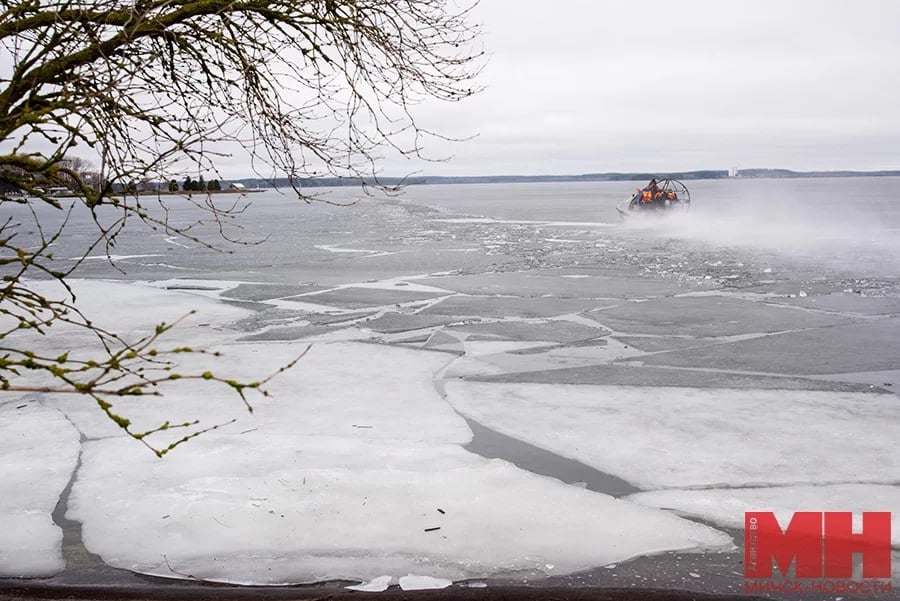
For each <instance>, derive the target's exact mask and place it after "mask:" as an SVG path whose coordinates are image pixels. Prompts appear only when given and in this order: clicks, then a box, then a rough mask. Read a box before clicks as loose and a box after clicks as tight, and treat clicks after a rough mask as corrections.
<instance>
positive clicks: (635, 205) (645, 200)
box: [616, 179, 691, 217]
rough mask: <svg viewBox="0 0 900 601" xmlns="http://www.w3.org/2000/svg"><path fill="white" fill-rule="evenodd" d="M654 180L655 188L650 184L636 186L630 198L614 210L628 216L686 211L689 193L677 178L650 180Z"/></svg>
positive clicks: (688, 206)
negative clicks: (635, 190) (642, 186)
mask: <svg viewBox="0 0 900 601" xmlns="http://www.w3.org/2000/svg"><path fill="white" fill-rule="evenodd" d="M651 181H652V182H656V186H655V189H653V190H651V186H649V185H648V186H646V187H644V188H638V190H637V192H636V193H635V194H632V196H631V198H629V199H628V200H626V201H623V202H622V203H621V204H620V205H619V206H617V207H616V210H617V211H618V212H619V213H620V214H621V215H623V216H625V217H628V216H631V215H636V214H638V213H651V212H669V211H686V210H688V209H689V208H690V206H691V193H690V191H689V190H688V189H687V186H685V185H684V184H683V183H681V182H680V181H678V180H677V179H660V180H655V179H654V180H651Z"/></svg>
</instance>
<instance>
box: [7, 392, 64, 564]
mask: <svg viewBox="0 0 900 601" xmlns="http://www.w3.org/2000/svg"><path fill="white" fill-rule="evenodd" d="M0 456H2V457H3V461H2V462H0V486H2V493H0V532H3V535H2V536H0V577H13V578H38V577H45V576H52V575H53V574H56V573H58V572H61V571H62V570H63V568H64V567H65V562H64V561H63V558H62V554H61V550H60V544H61V543H62V538H63V534H62V530H60V528H59V526H57V525H56V524H54V523H53V519H52V518H51V516H50V514H51V512H52V511H53V508H54V507H55V506H56V503H57V501H58V500H59V495H60V493H62V491H63V489H64V488H65V487H66V483H67V482H68V481H69V478H70V476H71V474H72V471H73V470H74V469H75V464H76V462H77V460H78V431H77V430H75V428H74V427H72V424H70V423H69V422H68V420H66V418H65V416H64V415H63V414H62V413H60V412H59V411H56V410H55V409H48V408H45V407H42V406H41V405H39V404H38V403H36V402H34V401H31V402H27V401H25V400H24V398H23V399H22V400H21V401H20V400H16V399H13V400H11V401H8V402H6V403H4V404H2V405H0Z"/></svg>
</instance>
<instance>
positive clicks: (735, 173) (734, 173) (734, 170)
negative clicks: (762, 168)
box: [728, 167, 740, 177]
mask: <svg viewBox="0 0 900 601" xmlns="http://www.w3.org/2000/svg"><path fill="white" fill-rule="evenodd" d="M728 177H740V174H739V173H738V168H737V167H732V168H731V169H729V170H728Z"/></svg>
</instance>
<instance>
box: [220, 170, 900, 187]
mask: <svg viewBox="0 0 900 601" xmlns="http://www.w3.org/2000/svg"><path fill="white" fill-rule="evenodd" d="M879 176H900V170H897V171H791V170H790V169H741V170H739V171H738V177H742V178H791V177H879ZM728 177H729V175H728V171H727V170H724V169H721V170H720V169H705V170H701V171H676V172H668V173H667V172H645V173H620V172H607V173H585V174H582V175H474V176H439V175H435V176H430V175H421V176H413V177H408V178H401V177H384V178H379V179H378V180H377V182H376V181H375V180H374V179H370V178H365V179H359V178H342V177H321V178H304V179H297V180H294V183H295V185H299V186H300V187H302V188H316V187H329V188H333V187H339V186H359V185H362V184H366V185H370V186H371V185H383V186H399V185H404V186H415V185H422V184H517V183H540V182H607V181H608V182H615V181H645V182H646V181H649V180H650V179H651V178H657V179H665V178H671V179H683V180H695V179H727V178H728ZM233 181H235V182H240V183H242V184H244V185H245V186H247V187H248V188H257V187H262V188H266V187H279V188H281V187H288V186H290V180H289V179H288V178H286V177H281V178H276V179H262V178H247V179H238V180H233Z"/></svg>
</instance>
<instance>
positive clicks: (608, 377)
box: [466, 347, 873, 392]
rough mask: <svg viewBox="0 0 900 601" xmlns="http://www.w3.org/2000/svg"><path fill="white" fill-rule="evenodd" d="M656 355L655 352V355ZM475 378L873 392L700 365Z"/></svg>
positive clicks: (858, 386)
mask: <svg viewBox="0 0 900 601" xmlns="http://www.w3.org/2000/svg"><path fill="white" fill-rule="evenodd" d="M716 348H718V347H716ZM654 356H656V355H654ZM641 360H644V359H643V358H641ZM466 380H471V381H476V382H511V383H538V384H586V385H599V386H674V387H687V388H733V389H742V390H745V389H746V390H760V389H762V390H823V391H837V392H872V391H873V388H872V387H871V386H869V385H866V384H856V383H852V382H836V381H831V380H813V379H806V378H800V377H789V376H765V375H755V374H744V373H735V372H725V371H706V370H700V369H670V368H666V367H653V366H643V365H587V366H581V367H564V368H560V369H547V370H541V371H528V372H513V373H505V374H492V375H485V376H468V377H466Z"/></svg>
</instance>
